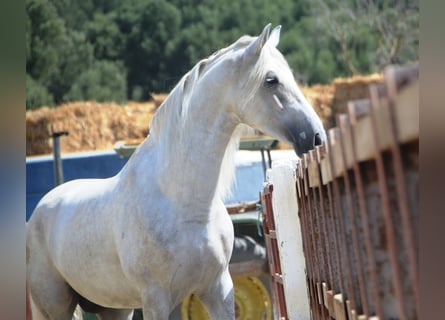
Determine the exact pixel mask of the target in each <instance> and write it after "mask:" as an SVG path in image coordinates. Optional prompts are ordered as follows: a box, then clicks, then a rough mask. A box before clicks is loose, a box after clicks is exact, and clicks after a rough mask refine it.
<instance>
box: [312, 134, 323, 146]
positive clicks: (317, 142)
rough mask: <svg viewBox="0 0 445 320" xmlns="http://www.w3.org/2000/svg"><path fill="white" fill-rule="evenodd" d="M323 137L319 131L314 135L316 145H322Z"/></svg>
mask: <svg viewBox="0 0 445 320" xmlns="http://www.w3.org/2000/svg"><path fill="white" fill-rule="evenodd" d="M321 143H322V142H321V137H320V134H319V133H316V134H315V136H314V146H320V145H321Z"/></svg>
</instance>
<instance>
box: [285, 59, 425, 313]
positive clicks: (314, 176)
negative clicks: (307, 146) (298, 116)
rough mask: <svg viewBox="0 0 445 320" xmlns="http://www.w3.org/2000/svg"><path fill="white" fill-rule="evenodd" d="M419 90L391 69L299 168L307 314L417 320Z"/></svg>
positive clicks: (406, 74) (410, 70) (403, 71)
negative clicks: (325, 142)
mask: <svg viewBox="0 0 445 320" xmlns="http://www.w3.org/2000/svg"><path fill="white" fill-rule="evenodd" d="M418 87H419V82H418V68H417V66H413V67H406V68H395V67H391V68H388V69H387V70H386V71H385V83H384V84H381V85H372V86H370V89H369V99H367V100H359V101H353V102H350V103H349V105H348V113H347V114H342V115H339V116H337V127H336V128H333V129H331V130H329V131H328V141H327V144H326V145H323V146H319V147H317V148H316V149H315V150H313V151H311V152H309V153H308V154H305V155H304V157H303V159H302V161H301V162H300V164H299V165H298V167H297V197H298V203H299V213H298V214H299V217H300V219H301V229H302V236H303V249H304V254H305V258H306V265H307V270H306V275H307V284H308V290H309V299H310V308H311V317H312V319H332V318H333V319H401V320H405V319H417V318H418V315H419V278H418V230H417V226H418V219H419V211H418V183H419V175H418V156H419V125H418V119H419V118H418V117H419V116H418V111H419V105H418ZM288 303H292V302H291V301H288Z"/></svg>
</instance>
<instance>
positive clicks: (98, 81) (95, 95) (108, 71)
mask: <svg viewBox="0 0 445 320" xmlns="http://www.w3.org/2000/svg"><path fill="white" fill-rule="evenodd" d="M126 98H127V83H126V74H125V71H123V68H119V67H118V66H117V65H116V64H115V63H112V62H110V61H96V62H95V63H94V64H93V65H92V66H91V68H89V69H87V70H85V71H84V72H82V73H81V74H80V75H79V77H78V78H77V79H76V80H75V81H74V83H73V85H72V86H71V88H70V90H69V92H68V93H67V94H66V95H65V96H64V100H66V101H76V100H77V101H80V100H96V101H101V102H104V101H114V102H124V101H126Z"/></svg>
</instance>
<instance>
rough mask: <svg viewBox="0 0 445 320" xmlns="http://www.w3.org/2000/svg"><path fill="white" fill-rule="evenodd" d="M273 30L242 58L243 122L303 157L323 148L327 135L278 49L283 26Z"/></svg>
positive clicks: (250, 46) (239, 70)
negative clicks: (275, 138)
mask: <svg viewBox="0 0 445 320" xmlns="http://www.w3.org/2000/svg"><path fill="white" fill-rule="evenodd" d="M270 29H271V25H270V24H268V25H267V26H266V27H265V28H264V29H263V32H262V33H261V34H260V35H259V36H258V37H256V38H253V39H252V41H251V42H250V43H249V44H248V45H247V46H246V48H245V50H244V51H243V52H242V53H241V54H240V55H239V57H238V63H239V66H238V68H237V73H238V74H237V77H238V79H240V82H239V83H240V86H241V87H242V90H240V94H241V95H242V96H241V97H239V99H240V100H241V101H244V102H243V103H241V104H239V105H238V107H239V110H237V111H238V115H239V116H240V119H241V121H242V122H244V123H246V124H248V125H250V126H252V127H254V128H256V129H258V130H261V131H263V132H265V133H267V134H269V135H272V136H275V137H277V138H278V139H280V140H282V141H284V142H287V143H289V144H291V145H292V146H293V147H294V149H295V152H296V153H297V155H298V156H301V155H302V154H303V153H305V152H307V151H309V150H311V149H313V148H314V147H315V146H317V145H321V144H322V143H323V142H324V141H325V140H326V132H325V130H324V128H323V125H322V122H321V120H320V118H319V117H318V116H317V114H316V113H315V111H314V109H313V108H312V106H311V105H310V103H309V102H308V101H307V100H306V98H305V97H304V96H303V94H302V92H301V91H300V89H299V88H298V86H297V83H296V81H295V79H294V76H293V73H292V71H291V69H290V68H289V65H288V64H287V62H286V60H285V59H284V57H283V55H282V54H281V53H280V52H279V51H278V49H277V48H276V46H277V45H278V42H279V39H280V29H281V26H277V27H275V28H274V29H273V30H272V31H270ZM240 40H241V39H240Z"/></svg>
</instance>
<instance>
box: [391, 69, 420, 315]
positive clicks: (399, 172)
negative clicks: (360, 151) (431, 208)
mask: <svg viewBox="0 0 445 320" xmlns="http://www.w3.org/2000/svg"><path fill="white" fill-rule="evenodd" d="M385 76H386V79H387V81H386V87H387V91H388V107H389V116H390V120H391V152H392V154H393V166H394V173H395V178H396V186H397V188H396V190H397V199H398V204H399V210H400V216H401V219H402V228H403V231H404V232H403V233H402V234H403V236H404V242H405V245H406V249H407V252H408V261H409V267H410V273H411V275H412V277H413V281H412V286H413V294H414V299H415V303H416V311H417V314H418V312H419V276H418V270H417V255H416V252H415V245H414V236H413V228H412V225H411V221H410V209H409V206H408V199H407V194H408V193H407V191H406V182H405V176H404V173H403V165H402V157H401V154H400V148H399V145H398V128H397V119H396V111H395V107H396V106H395V104H396V102H395V99H396V96H397V83H396V75H395V69H394V68H389V69H387V71H386V74H385Z"/></svg>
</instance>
